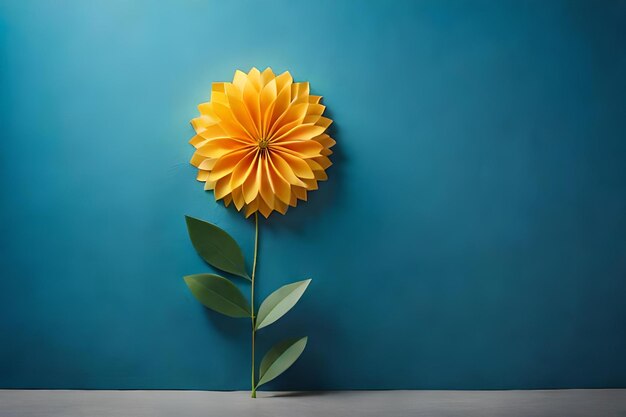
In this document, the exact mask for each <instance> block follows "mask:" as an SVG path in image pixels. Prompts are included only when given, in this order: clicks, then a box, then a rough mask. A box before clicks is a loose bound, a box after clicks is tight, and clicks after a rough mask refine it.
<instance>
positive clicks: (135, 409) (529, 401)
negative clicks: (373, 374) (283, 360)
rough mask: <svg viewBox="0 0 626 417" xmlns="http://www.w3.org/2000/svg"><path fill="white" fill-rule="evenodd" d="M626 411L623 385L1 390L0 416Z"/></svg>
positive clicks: (601, 414) (573, 414) (523, 415)
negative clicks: (255, 394) (253, 392)
mask: <svg viewBox="0 0 626 417" xmlns="http://www.w3.org/2000/svg"><path fill="white" fill-rule="evenodd" d="M43 416H45V417H79V416H80V417H105V416H106V417H111V416H120V417H139V416H141V417H144V416H145V417H147V416H150V417H196V416H197V417H234V416H236V417H252V416H260V417H313V416H324V417H341V416H358V417H369V416H371V417H383V416H384V417H410V416H428V417H439V416H446V417H455V416H459V417H461V416H462V417H474V416H475V417H491V416H493V417H496V416H497V417H536V416H541V417H544V416H555V417H556V416H559V417H560V416H562V417H578V416H581V417H582V416H584V417H609V416H610V417H613V416H616V417H617V416H619V417H626V390H617V389H614V390H552V391H332V392H286V393H281V392H262V393H259V398H257V399H255V400H253V399H250V398H249V393H248V392H214V391H45V390H37V391H24V390H0V417H43Z"/></svg>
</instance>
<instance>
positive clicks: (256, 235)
mask: <svg viewBox="0 0 626 417" xmlns="http://www.w3.org/2000/svg"><path fill="white" fill-rule="evenodd" d="M258 247H259V213H258V212H255V213H254V260H253V261H252V282H251V283H250V307H251V310H252V313H251V314H250V319H251V320H252V395H251V397H252V398H256V381H255V379H254V367H255V363H254V339H255V337H256V329H255V327H256V326H255V324H256V323H255V320H256V318H255V315H254V274H255V272H256V254H257V251H258Z"/></svg>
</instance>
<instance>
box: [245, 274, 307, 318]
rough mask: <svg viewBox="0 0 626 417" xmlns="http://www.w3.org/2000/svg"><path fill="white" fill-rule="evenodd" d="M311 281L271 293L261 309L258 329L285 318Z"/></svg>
mask: <svg viewBox="0 0 626 417" xmlns="http://www.w3.org/2000/svg"><path fill="white" fill-rule="evenodd" d="M310 282H311V280H310V279H305V280H304V281H298V282H294V283H293V284H289V285H285V286H282V287H280V288H279V289H277V290H276V291H274V292H273V293H271V294H270V295H269V296H268V297H267V298H266V299H265V301H263V303H262V304H261V307H260V308H259V313H258V314H257V318H256V329H257V330H259V329H261V328H263V327H265V326H269V325H270V324H272V323H274V322H275V321H276V320H278V319H279V318H281V317H282V316H284V315H285V314H286V313H287V312H288V311H289V310H291V309H292V308H293V306H295V305H296V303H297V302H298V300H299V299H300V297H302V294H304V290H306V288H307V287H308V286H309V283H310Z"/></svg>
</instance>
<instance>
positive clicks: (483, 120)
mask: <svg viewBox="0 0 626 417" xmlns="http://www.w3.org/2000/svg"><path fill="white" fill-rule="evenodd" d="M594 3H595V4H594ZM625 40H626V4H625V3H623V2H621V4H620V3H619V2H614V3H612V2H592V1H589V2H587V3H585V2H582V3H581V2H572V1H563V2H560V1H551V2H539V1H537V2H526V1H519V2H492V1H475V2H461V1H443V2H442V1H439V0H437V1H432V2H395V3H393V4H392V2H383V1H380V2H348V1H339V2H337V1H333V0H324V1H320V2H310V1H298V2H297V1H292V0H289V1H287V0H285V1H280V2H225V1H215V2H206V1H181V2H161V3H160V4H159V3H156V2H148V1H133V2H125V1H104V0H101V1H96V2H93V1H90V2H85V1H78V0H76V1H67V2H65V4H63V3H62V2H58V1H43V0H35V1H23V2H15V1H10V2H7V1H6V0H4V1H2V4H1V5H0V48H1V49H0V50H1V55H0V57H1V64H0V91H1V95H0V127H1V135H2V136H1V141H0V158H1V160H0V170H1V171H0V173H1V176H0V181H1V183H0V190H1V193H2V194H1V197H2V198H1V201H0V204H1V205H0V214H1V216H0V244H1V251H0V273H1V279H0V335H1V342H0V386H1V387H10V388H17V387H31V388H32V387H37V388H40V387H46V388H177V389H178V388H181V389H182V388H191V389H247V388H248V382H249V377H248V366H249V363H248V360H249V356H248V355H249V344H248V342H249V339H248V337H249V336H248V332H249V326H248V323H247V322H245V321H243V322H240V321H235V320H230V319H224V318H222V317H218V316H217V315H215V314H212V313H210V312H207V311H206V310H204V309H203V307H202V306H201V305H200V304H198V303H197V302H196V301H195V300H194V299H193V298H192V296H191V295H190V294H189V293H188V291H187V289H186V287H185V285H184V283H183V281H182V279H181V277H182V276H183V275H186V274H190V273H197V272H202V271H208V270H209V267H207V266H206V265H205V264H203V262H202V261H201V260H200V259H199V258H198V256H197V255H196V253H195V252H194V250H193V248H192V246H191V244H190V242H189V241H188V238H187V235H186V230H185V226H184V220H183V216H184V215H185V214H190V215H193V216H197V217H201V218H203V219H207V220H210V221H213V222H215V223H217V224H219V225H220V226H222V227H224V228H225V229H227V230H228V231H230V232H231V233H232V234H233V235H234V236H235V237H236V238H237V239H238V240H239V241H240V242H241V243H242V246H243V249H244V251H245V252H246V254H248V256H249V255H250V254H251V250H252V240H253V225H252V222H251V221H249V220H244V219H243V218H242V216H240V215H239V214H238V213H236V212H234V211H232V210H227V209H224V207H223V206H221V205H219V204H216V203H215V202H214V201H213V197H212V195H211V194H208V193H205V192H203V191H202V184H200V183H197V182H196V181H195V170H194V169H193V168H192V167H191V166H190V165H189V164H188V160H189V158H190V156H191V154H192V147H191V146H190V145H188V144H187V140H188V139H189V138H190V137H191V136H192V134H193V132H192V129H191V127H190V125H189V123H188V122H189V120H190V119H191V118H192V117H194V116H195V115H196V105H197V104H198V103H200V102H202V101H206V100H207V99H208V98H209V89H210V83H211V82H212V81H222V80H228V79H230V78H231V77H232V75H233V72H234V70H235V69H237V68H240V69H243V70H248V69H249V68H250V67H252V66H257V67H259V68H264V67H266V66H272V67H273V68H274V69H275V70H276V71H283V70H287V69H288V70H290V71H291V72H292V74H293V75H294V77H295V78H296V79H297V80H308V81H310V82H311V83H312V86H313V91H314V92H315V93H318V94H321V95H323V96H325V104H326V105H327V106H328V108H329V111H330V115H331V117H332V118H333V119H335V120H336V124H335V126H334V130H333V134H334V136H335V137H336V139H337V142H338V145H337V147H336V155H335V159H334V162H335V165H334V166H333V167H332V168H331V169H330V170H329V176H330V181H328V182H326V183H322V184H321V188H320V190H319V191H317V192H314V193H312V194H311V195H310V197H311V198H310V201H309V202H308V203H307V204H306V205H302V206H300V207H298V208H297V209H295V210H291V211H290V212H289V213H288V215H287V216H285V217H280V216H273V217H272V218H271V219H270V221H268V222H265V223H263V224H262V225H261V244H260V257H261V258H260V259H261V260H260V264H259V271H258V272H259V287H258V292H259V296H260V298H262V297H264V296H265V295H267V294H268V293H269V292H270V291H271V290H273V289H274V288H276V287H277V286H279V285H282V284H284V283H287V282H291V281H295V280H299V279H304V278H306V277H312V278H313V283H312V285H311V287H310V288H309V291H308V292H307V294H306V295H305V297H304V298H303V300H302V301H301V303H300V304H299V305H298V306H297V307H296V308H295V309H294V310H293V311H292V312H291V313H289V315H288V316H286V317H285V318H284V319H283V320H281V322H280V323H278V324H277V325H275V326H272V327H269V328H267V329H266V330H263V331H262V332H261V334H260V336H259V337H260V344H261V348H260V351H261V352H263V351H264V350H265V349H267V347H268V346H269V345H270V344H271V343H272V342H274V341H276V340H277V339H280V338H282V337H286V336H293V335H300V334H308V335H309V336H310V341H309V346H308V348H307V351H306V352H305V354H304V356H303V357H302V359H301V361H300V362H298V363H297V364H296V365H295V366H294V368H292V369H291V370H290V371H289V372H288V373H286V374H285V375H284V376H283V377H282V378H279V379H277V380H276V381H275V383H272V384H270V385H268V388H276V389H279V388H292V389H309V388H313V389H338V388H355V389H358V388H437V389H438V388H446V389H448V388H456V389H469V388H472V389H482V388H552V387H626V356H625V355H624V352H625V351H626V331H625V328H626V303H625V302H624V296H625V294H626V133H625V132H626V117H625V116H626V77H625V74H626V49H624V42H625ZM242 286H243V284H242Z"/></svg>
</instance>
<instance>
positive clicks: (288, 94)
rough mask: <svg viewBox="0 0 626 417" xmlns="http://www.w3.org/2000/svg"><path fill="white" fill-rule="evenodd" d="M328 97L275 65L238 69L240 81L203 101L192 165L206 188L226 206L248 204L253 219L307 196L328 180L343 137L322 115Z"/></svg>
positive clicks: (283, 209)
mask: <svg viewBox="0 0 626 417" xmlns="http://www.w3.org/2000/svg"><path fill="white" fill-rule="evenodd" d="M321 98H322V97H321V96H315V95H311V94H310V92H309V83H308V82H302V83H294V82H293V78H292V77H291V74H289V72H284V73H282V74H280V75H278V76H276V75H275V74H274V72H272V70H271V69H270V68H267V69H266V70H264V71H263V72H260V71H259V70H258V69H256V68H252V69H251V70H250V72H248V74H245V73H244V72H241V71H236V72H235V77H234V78H233V81H232V82H221V83H213V88H212V91H211V101H210V102H208V103H202V104H200V105H199V106H198V110H199V111H200V116H199V117H196V118H194V119H193V120H192V121H191V124H192V125H193V127H194V129H195V131H196V133H197V134H196V136H194V137H193V138H192V139H191V141H190V143H191V144H192V145H193V146H194V147H195V148H196V151H195V153H194V154H193V157H192V158H191V164H192V165H194V166H195V167H197V168H198V170H199V171H198V176H197V179H198V180H199V181H203V182H205V186H204V189H205V190H214V194H215V199H216V200H222V199H223V200H224V204H225V205H226V206H228V205H230V203H231V202H232V203H234V205H235V207H236V208H237V210H239V211H241V210H242V209H244V208H245V215H246V217H248V216H250V215H251V214H253V213H255V212H257V211H258V212H260V213H261V214H262V215H263V216H265V217H268V216H269V215H270V214H271V213H272V211H274V210H276V211H278V212H279V213H281V214H285V212H286V211H287V209H288V207H289V206H292V207H295V206H296V204H297V202H298V200H305V201H306V199H307V191H311V190H316V189H317V182H318V181H323V180H326V179H327V176H326V172H325V170H326V169H327V168H328V167H329V166H330V165H331V162H330V159H328V156H329V155H331V154H332V151H331V150H330V148H331V147H332V146H333V145H334V144H335V141H334V140H333V139H332V138H331V137H330V136H329V135H328V134H326V133H324V132H325V131H326V129H327V128H328V126H330V124H331V123H332V120H330V119H328V118H326V117H324V116H322V114H323V113H324V109H325V106H323V105H322V104H320V100H321Z"/></svg>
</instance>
